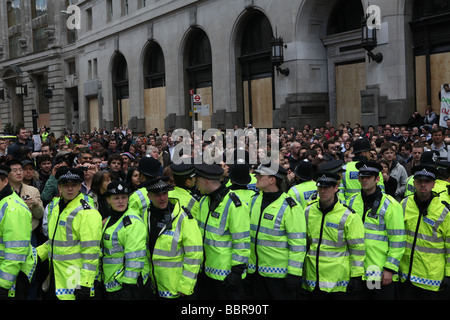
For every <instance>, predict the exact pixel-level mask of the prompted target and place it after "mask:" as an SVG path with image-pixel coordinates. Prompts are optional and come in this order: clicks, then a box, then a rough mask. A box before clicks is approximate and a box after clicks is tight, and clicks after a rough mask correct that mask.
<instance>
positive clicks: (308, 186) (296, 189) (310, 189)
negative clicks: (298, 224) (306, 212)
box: [288, 181, 317, 209]
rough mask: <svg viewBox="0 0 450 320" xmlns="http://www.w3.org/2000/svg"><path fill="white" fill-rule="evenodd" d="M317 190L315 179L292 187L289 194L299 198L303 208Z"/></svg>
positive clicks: (298, 200) (296, 198)
mask: <svg viewBox="0 0 450 320" xmlns="http://www.w3.org/2000/svg"><path fill="white" fill-rule="evenodd" d="M315 192H317V186H316V182H315V181H305V182H302V183H299V184H297V185H295V186H293V187H291V188H290V189H289V191H288V195H289V196H291V197H293V198H294V199H295V200H297V202H298V203H300V205H301V206H302V208H303V209H305V208H306V206H307V205H308V202H309V199H310V198H311V196H312V195H313V194H314V193H315Z"/></svg>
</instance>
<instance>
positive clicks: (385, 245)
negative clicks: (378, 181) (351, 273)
mask: <svg viewBox="0 0 450 320" xmlns="http://www.w3.org/2000/svg"><path fill="white" fill-rule="evenodd" d="M377 192H379V195H380V199H378V201H379V202H378V207H377V208H376V211H375V212H374V208H373V207H372V208H369V209H368V210H367V212H364V201H363V197H362V194H361V193H359V194H357V195H354V196H353V197H351V198H350V199H349V201H348V206H349V207H350V208H352V209H353V210H354V211H355V212H356V213H357V214H358V215H359V216H360V217H361V218H362V220H363V223H364V231H365V237H364V239H365V240H364V242H365V245H366V248H365V251H366V258H365V259H364V270H365V277H364V279H369V280H376V281H379V280H380V279H381V275H382V272H383V269H384V268H386V269H389V270H392V271H393V272H394V273H397V272H398V266H399V264H400V260H401V258H402V256H403V253H404V252H405V223H404V221H403V211H402V207H401V206H400V204H399V203H398V202H397V201H396V200H395V199H394V198H393V197H391V196H390V195H387V194H383V193H381V192H380V191H377ZM376 201H377V200H375V202H376ZM376 205H377V204H375V203H374V206H376ZM393 280H394V281H398V277H397V276H396V275H394V277H393Z"/></svg>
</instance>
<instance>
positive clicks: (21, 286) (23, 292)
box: [8, 271, 30, 300]
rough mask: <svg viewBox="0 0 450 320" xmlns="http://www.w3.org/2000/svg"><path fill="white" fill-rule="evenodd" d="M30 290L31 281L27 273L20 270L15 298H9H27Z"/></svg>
mask: <svg viewBox="0 0 450 320" xmlns="http://www.w3.org/2000/svg"><path fill="white" fill-rule="evenodd" d="M29 292H30V281H29V280H28V277H27V275H26V274H25V273H23V272H22V271H20V272H19V274H18V275H17V278H16V290H15V296H14V298H8V299H10V300H27V298H28V294H29Z"/></svg>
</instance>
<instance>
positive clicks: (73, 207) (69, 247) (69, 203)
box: [37, 167, 102, 300]
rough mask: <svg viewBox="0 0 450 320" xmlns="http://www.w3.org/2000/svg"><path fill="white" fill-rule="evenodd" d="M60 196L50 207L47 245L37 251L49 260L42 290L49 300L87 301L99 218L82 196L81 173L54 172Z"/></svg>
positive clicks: (91, 286) (96, 257)
mask: <svg viewBox="0 0 450 320" xmlns="http://www.w3.org/2000/svg"><path fill="white" fill-rule="evenodd" d="M56 179H57V181H58V188H59V190H60V193H61V197H59V198H57V199H55V200H54V201H52V202H51V203H50V204H49V208H48V236H49V239H48V240H47V242H45V243H44V244H42V245H41V246H39V247H38V248H37V253H38V255H39V257H40V259H41V260H42V261H45V260H47V259H48V260H49V270H50V271H49V275H48V277H47V279H46V280H45V281H44V284H43V289H44V291H47V298H48V299H60V300H75V299H76V300H86V299H89V298H92V297H94V296H95V290H94V281H95V278H96V276H97V275H98V264H99V258H100V241H101V238H102V217H101V215H100V213H99V212H98V211H97V210H95V209H94V208H93V207H91V206H90V205H89V203H88V199H87V198H89V197H88V196H86V195H84V194H82V193H81V192H80V190H81V183H82V182H83V171H81V170H80V169H77V168H69V167H62V168H59V169H58V171H57V172H56Z"/></svg>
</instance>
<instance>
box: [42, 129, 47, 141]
mask: <svg viewBox="0 0 450 320" xmlns="http://www.w3.org/2000/svg"><path fill="white" fill-rule="evenodd" d="M47 138H48V132H47V131H44V132H42V142H45V141H46V140H47Z"/></svg>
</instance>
